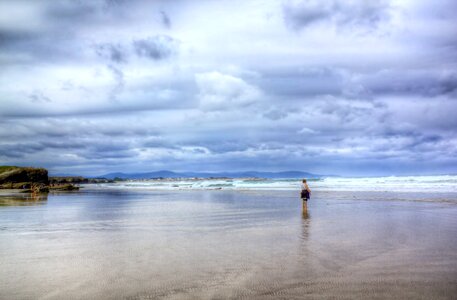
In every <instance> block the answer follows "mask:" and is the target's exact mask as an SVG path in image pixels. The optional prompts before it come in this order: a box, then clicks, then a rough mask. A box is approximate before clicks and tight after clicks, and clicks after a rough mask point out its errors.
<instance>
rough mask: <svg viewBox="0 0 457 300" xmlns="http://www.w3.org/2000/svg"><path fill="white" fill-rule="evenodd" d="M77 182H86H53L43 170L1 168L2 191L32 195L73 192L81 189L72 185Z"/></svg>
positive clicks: (82, 180) (0, 182)
mask: <svg viewBox="0 0 457 300" xmlns="http://www.w3.org/2000/svg"><path fill="white" fill-rule="evenodd" d="M78 179H79V177H78ZM76 182H78V183H80V182H84V178H82V177H81V178H80V179H79V180H75V181H71V182H68V181H63V182H55V181H54V182H53V181H52V180H50V179H49V178H48V171H47V170H46V169H43V168H30V167H13V166H0V189H21V190H24V191H27V192H32V193H47V192H49V191H50V190H54V191H73V190H78V189H79V187H77V186H75V185H73V184H72V183H76Z"/></svg>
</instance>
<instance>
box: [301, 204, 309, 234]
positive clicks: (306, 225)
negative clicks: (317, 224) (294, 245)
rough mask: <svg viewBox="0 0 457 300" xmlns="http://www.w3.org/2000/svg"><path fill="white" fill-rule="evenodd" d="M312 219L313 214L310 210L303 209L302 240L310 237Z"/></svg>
mask: <svg viewBox="0 0 457 300" xmlns="http://www.w3.org/2000/svg"><path fill="white" fill-rule="evenodd" d="M310 221H311V215H310V213H309V212H308V210H304V211H302V229H303V230H302V236H301V237H302V240H307V239H308V234H309V225H310Z"/></svg>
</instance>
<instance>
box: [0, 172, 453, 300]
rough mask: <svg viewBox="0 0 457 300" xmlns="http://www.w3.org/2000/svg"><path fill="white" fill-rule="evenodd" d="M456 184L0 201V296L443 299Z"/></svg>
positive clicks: (418, 181)
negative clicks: (303, 194)
mask: <svg viewBox="0 0 457 300" xmlns="http://www.w3.org/2000/svg"><path fill="white" fill-rule="evenodd" d="M455 182H456V176H427V177H425V176H424V177H379V178H325V179H319V180H310V181H309V186H310V188H311V189H312V195H311V199H310V201H309V202H308V212H307V213H306V214H303V213H302V211H301V208H302V203H301V200H300V199H299V189H300V181H299V180H290V179H287V180H176V181H125V182H119V183H114V184H99V185H84V186H83V187H82V189H81V190H80V191H77V192H60V193H50V194H48V195H41V196H33V195H30V194H20V193H19V194H18V193H13V192H11V191H4V192H2V194H0V299H239V298H248V299H278V298H279V299H303V298H305V299H306V298H309V299H315V298H339V299H367V298H378V299H381V298H382V299H386V298H390V299H432V298H433V299H455V295H456V294H457V192H456V185H455Z"/></svg>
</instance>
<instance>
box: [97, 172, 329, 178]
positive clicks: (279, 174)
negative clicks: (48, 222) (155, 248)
mask: <svg viewBox="0 0 457 300" xmlns="http://www.w3.org/2000/svg"><path fill="white" fill-rule="evenodd" d="M97 177H102V178H107V179H114V178H122V179H149V178H196V177H197V178H211V177H227V178H246V177H252V178H319V177H323V175H317V174H312V173H308V172H301V171H284V172H257V171H245V172H217V173H210V172H173V171H168V170H162V171H154V172H146V173H122V172H116V173H108V174H105V175H101V176H97Z"/></svg>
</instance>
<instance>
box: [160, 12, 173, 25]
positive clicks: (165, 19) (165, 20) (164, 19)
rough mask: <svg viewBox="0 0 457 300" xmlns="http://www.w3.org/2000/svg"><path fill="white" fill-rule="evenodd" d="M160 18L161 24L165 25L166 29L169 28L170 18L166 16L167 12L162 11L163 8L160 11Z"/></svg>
mask: <svg viewBox="0 0 457 300" xmlns="http://www.w3.org/2000/svg"><path fill="white" fill-rule="evenodd" d="M160 20H161V21H162V24H163V26H165V28H167V29H170V28H171V20H170V17H169V16H168V14H167V13H166V12H164V11H163V10H162V11H160Z"/></svg>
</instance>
